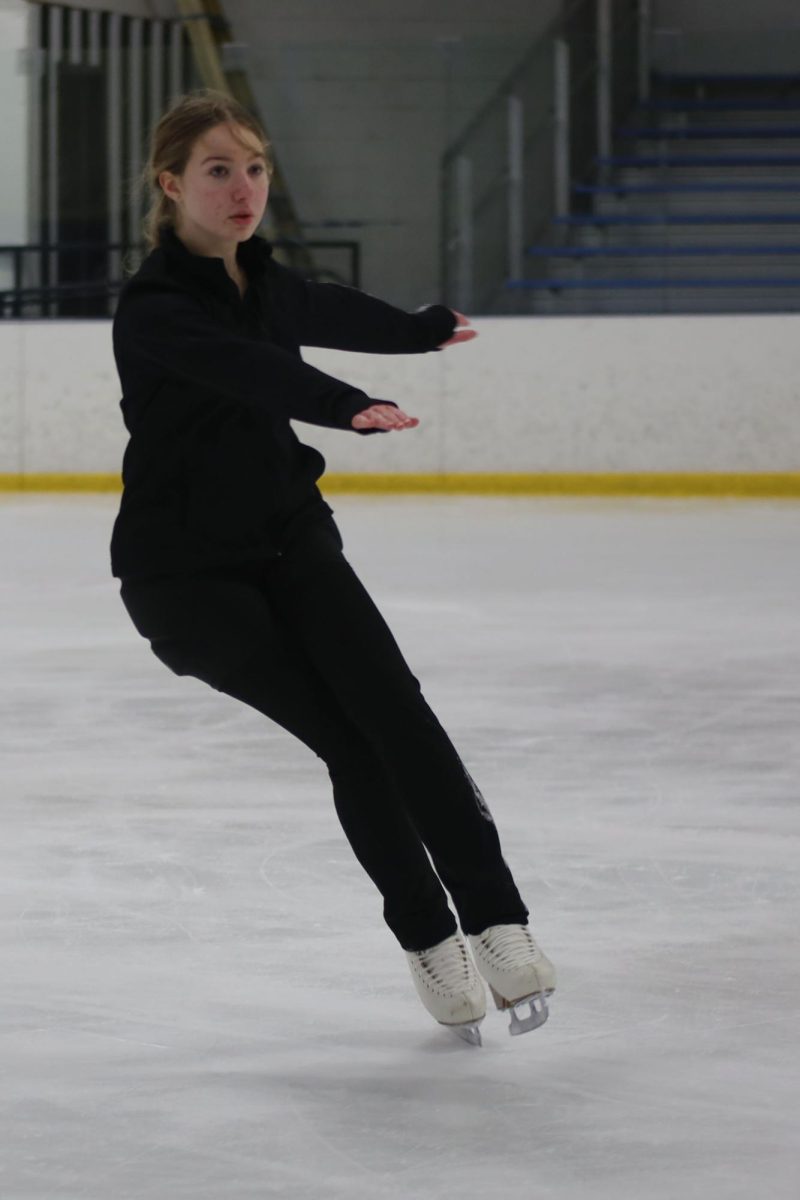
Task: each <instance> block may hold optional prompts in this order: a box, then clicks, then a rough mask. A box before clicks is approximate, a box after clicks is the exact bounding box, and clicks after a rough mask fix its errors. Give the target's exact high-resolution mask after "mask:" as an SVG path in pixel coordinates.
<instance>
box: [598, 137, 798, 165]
mask: <svg viewBox="0 0 800 1200" xmlns="http://www.w3.org/2000/svg"><path fill="white" fill-rule="evenodd" d="M628 160H636V162H638V161H640V162H642V164H643V166H646V164H650V166H652V164H654V162H658V163H660V162H666V163H667V164H670V163H672V164H674V166H675V167H698V166H700V167H708V166H711V167H714V166H720V167H724V166H730V167H759V166H766V167H774V166H778V167H780V166H783V164H786V166H799V164H800V138H775V139H774V140H771V142H768V140H766V139H764V140H756V139H747V140H744V139H741V140H735V139H729V140H728V139H724V138H708V140H703V142H694V140H692V139H688V138H685V139H682V140H679V139H674V138H616V139H615V143H614V152H613V154H612V155H610V156H609V157H608V158H599V162H600V163H604V164H608V166H614V164H618V166H621V167H625V166H636V162H631V161H628Z"/></svg>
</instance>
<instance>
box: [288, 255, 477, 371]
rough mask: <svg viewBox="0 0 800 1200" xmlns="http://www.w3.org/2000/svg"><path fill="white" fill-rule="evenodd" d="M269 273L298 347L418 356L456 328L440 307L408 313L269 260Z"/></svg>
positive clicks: (452, 318) (429, 306)
mask: <svg viewBox="0 0 800 1200" xmlns="http://www.w3.org/2000/svg"><path fill="white" fill-rule="evenodd" d="M269 271H270V272H271V282H272V284H273V286H274V287H275V288H276V290H277V291H278V294H279V295H280V299H281V307H282V311H283V312H284V313H287V315H288V316H289V317H290V319H291V321H292V331H293V334H294V336H295V337H296V339H297V341H298V343H299V345H301V346H324V347H326V348H327V349H329V350H356V351H363V352H366V353H368V354H420V353H423V352H424V351H427V350H438V348H439V346H440V345H441V344H442V342H446V341H448V340H449V339H450V338H451V337H452V336H453V333H454V331H455V328H456V323H457V317H456V315H455V313H454V312H453V311H452V310H451V309H449V308H445V306H444V305H443V304H425V305H423V306H422V307H421V308H418V309H417V311H416V312H411V313H409V312H405V310H404V309H402V308H395V307H394V305H392V304H387V303H386V301H385V300H379V299H378V297H377V296H372V295H370V294H369V292H362V291H361V290H360V289H359V288H354V287H347V286H346V285H345V284H342V283H315V282H314V281H313V280H309V279H303V277H302V276H301V275H300V274H298V273H297V272H296V271H293V270H292V269H291V267H284V266H282V265H281V264H280V263H277V262H275V260H274V259H273V260H272V261H271V262H270V265H269ZM287 310H288V312H287Z"/></svg>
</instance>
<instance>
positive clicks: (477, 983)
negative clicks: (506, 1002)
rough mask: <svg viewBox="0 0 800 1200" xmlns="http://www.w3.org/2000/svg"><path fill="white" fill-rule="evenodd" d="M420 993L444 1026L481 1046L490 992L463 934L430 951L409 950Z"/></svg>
mask: <svg viewBox="0 0 800 1200" xmlns="http://www.w3.org/2000/svg"><path fill="white" fill-rule="evenodd" d="M405 955H406V958H407V959H408V965H409V967H410V968H411V975H412V977H413V980H414V985H415V986H416V989H417V992H418V993H419V996H420V999H421V1000H422V1003H423V1004H424V1005H425V1007H426V1008H427V1010H428V1012H429V1013H430V1014H431V1016H432V1017H434V1018H435V1019H436V1020H437V1021H438V1022H439V1024H440V1025H446V1026H447V1027H448V1028H450V1029H452V1030H453V1032H454V1033H456V1034H457V1035H458V1036H459V1037H460V1038H463V1040H464V1041H465V1042H469V1043H470V1044H471V1045H473V1046H480V1045H481V1044H482V1043H481V1033H480V1029H479V1028H478V1026H479V1025H480V1023H481V1021H482V1020H483V1018H484V1017H485V1016H486V992H485V990H484V986H483V980H482V979H481V977H480V975H478V973H477V971H476V970H475V964H474V963H473V961H472V958H471V957H470V953H469V950H468V949H467V944H466V942H465V941H464V938H463V936H462V934H461V932H460V931H458V930H457V931H456V932H455V933H454V934H452V935H451V936H450V937H448V938H445V939H444V941H443V942H439V943H437V945H435V946H431V947H430V948H429V949H427V950H406V951H405Z"/></svg>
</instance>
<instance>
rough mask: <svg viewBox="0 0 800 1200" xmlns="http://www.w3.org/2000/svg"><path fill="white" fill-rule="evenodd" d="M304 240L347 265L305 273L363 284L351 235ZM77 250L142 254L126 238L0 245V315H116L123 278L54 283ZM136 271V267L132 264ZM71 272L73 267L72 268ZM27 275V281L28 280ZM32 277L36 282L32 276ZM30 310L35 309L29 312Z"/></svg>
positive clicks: (107, 256) (280, 244)
mask: <svg viewBox="0 0 800 1200" xmlns="http://www.w3.org/2000/svg"><path fill="white" fill-rule="evenodd" d="M271 245H273V246H274V247H275V249H276V250H281V249H288V247H289V246H290V245H291V243H290V242H289V240H288V239H281V240H278V239H275V240H271ZM304 245H306V246H308V247H309V249H315V250H344V251H346V252H347V258H348V261H347V268H346V270H345V272H344V273H341V272H339V271H335V270H333V269H332V268H329V267H319V268H317V270H315V271H314V272H313V273H312V274H311V275H310V276H308V277H309V278H313V279H316V280H318V281H320V282H333V283H344V284H348V285H349V286H351V287H360V286H361V246H360V244H359V243H358V242H356V241H352V240H331V239H324V240H309V241H305V242H304ZM78 254H80V255H81V256H82V259H83V261H86V260H87V259H89V258H90V257H91V258H93V259H94V261H95V262H102V263H104V264H108V263H109V261H110V260H111V257H112V255H116V256H118V261H119V262H120V263H121V264H124V263H125V261H126V260H127V259H129V258H130V257H131V256H132V257H133V259H134V260H135V262H136V264H137V265H138V262H141V260H142V259H143V258H144V257H145V254H146V250H145V247H144V244H143V243H130V242H127V243H126V242H66V241H65V242H54V243H50V242H37V243H28V244H26V245H5V246H0V261H2V258H3V256H8V257H10V258H11V279H12V282H11V287H6V288H0V317H6V318H11V319H18V320H22V319H26V318H28V319H36V320H40V319H42V318H59V317H61V318H69V319H78V320H80V319H87V318H88V319H91V318H95V319H97V318H100V319H103V318H105V319H108V318H109V317H112V316H113V315H114V308H115V299H116V296H117V294H118V292H119V290H120V288H121V287H122V286H123V284H124V283H125V282H126V279H127V278H129V277H130V276H129V275H125V276H124V277H121V278H117V279H111V278H109V276H108V274H107V273H104V274H102V275H98V276H97V277H95V278H88V279H81V280H78V281H74V280H73V281H70V282H64V283H62V282H57V281H56V280H57V278H58V273H59V268H60V266H61V264H63V263H64V261H65V258H66V257H67V256H74V255H78ZM132 269H133V270H135V266H133V268H132ZM70 273H71V274H74V272H70ZM26 275H27V278H28V282H26ZM31 276H34V277H35V278H36V281H35V282H33V281H31ZM31 310H34V311H31Z"/></svg>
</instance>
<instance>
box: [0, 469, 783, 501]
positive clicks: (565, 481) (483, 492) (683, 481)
mask: <svg viewBox="0 0 800 1200" xmlns="http://www.w3.org/2000/svg"><path fill="white" fill-rule="evenodd" d="M320 488H321V490H322V491H323V492H330V493H334V492H340V493H344V492H354V493H356V492H372V493H375V492H387V493H401V492H405V493H410V492H419V493H426V492H427V493H432V492H436V493H443V494H444V493H450V494H461V495H473V496H553V495H561V496H763V497H786V498H798V499H800V472H786V473H782V474H710V473H705V474H697V473H693V474H686V473H670V474H667V473H661V472H641V473H637V474H561V473H558V472H554V473H552V474H524V475H523V474H510V473H503V472H500V473H468V474H442V475H439V474H429V475H412V474H389V473H384V474H366V473H364V474H361V473H353V474H341V473H336V472H332V473H331V474H329V475H327V474H326V475H323V477H322V480H321V482H320ZM121 490H122V480H121V479H120V476H119V475H66V474H30V475H15V474H0V492H120V491H121Z"/></svg>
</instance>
